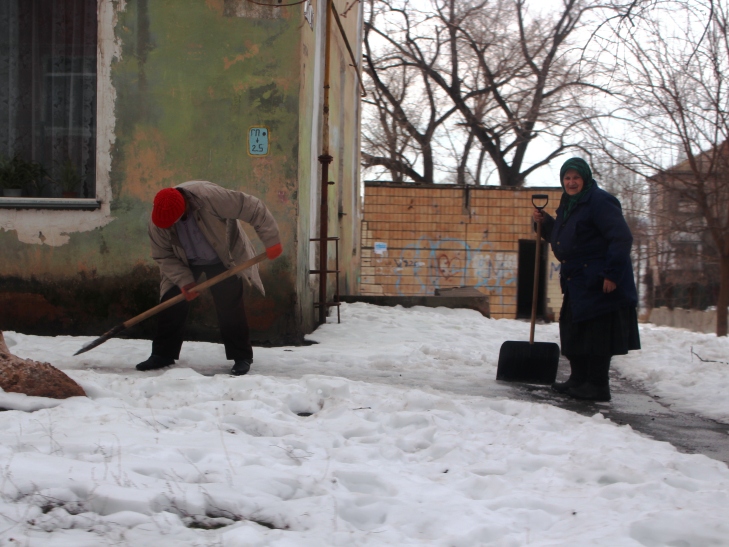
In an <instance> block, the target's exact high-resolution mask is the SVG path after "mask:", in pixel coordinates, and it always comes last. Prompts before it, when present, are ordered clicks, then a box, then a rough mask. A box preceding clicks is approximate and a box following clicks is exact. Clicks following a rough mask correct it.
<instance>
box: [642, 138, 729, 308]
mask: <svg viewBox="0 0 729 547" xmlns="http://www.w3.org/2000/svg"><path fill="white" fill-rule="evenodd" d="M726 150H727V146H726V145H722V147H721V149H720V150H719V151H718V152H717V151H715V150H711V151H709V152H706V153H704V154H702V155H700V156H698V157H697V161H698V163H699V165H700V166H702V165H706V169H708V165H709V163H710V161H711V163H712V164H714V165H715V164H716V157H715V156H713V157H712V159H711V160H710V159H709V156H710V155H711V154H714V153H720V154H724V155H726V152H725V151H726ZM713 169H716V167H712V170H713ZM707 176H708V177H709V181H711V179H712V178H714V177H717V176H722V175H721V174H718V175H707ZM648 185H649V188H650V190H649V191H650V202H649V208H650V213H651V219H652V220H651V227H650V230H651V232H652V233H653V237H652V238H651V248H650V251H649V257H650V259H649V268H648V271H647V273H646V276H645V277H646V279H645V281H646V285H647V287H648V293H649V294H648V295H646V297H647V298H646V299H647V305H648V307H650V308H653V307H661V306H666V307H669V308H674V307H676V308H686V309H706V308H707V307H708V306H712V305H715V304H716V299H717V296H718V292H719V260H718V256H717V253H716V250H715V247H714V245H713V242H712V240H711V234H710V233H709V231H708V228H707V225H706V220H705V218H704V216H703V215H702V214H701V211H700V210H699V205H698V201H697V199H696V197H697V196H696V192H697V186H696V183H695V173H694V172H693V171H692V169H691V168H690V166H689V164H688V160H685V161H682V162H680V163H678V164H677V165H675V166H673V167H670V168H668V169H666V170H664V171H660V172H659V173H657V174H655V175H654V176H652V177H650V178H649V179H648ZM726 207H727V209H728V210H729V204H726Z"/></svg>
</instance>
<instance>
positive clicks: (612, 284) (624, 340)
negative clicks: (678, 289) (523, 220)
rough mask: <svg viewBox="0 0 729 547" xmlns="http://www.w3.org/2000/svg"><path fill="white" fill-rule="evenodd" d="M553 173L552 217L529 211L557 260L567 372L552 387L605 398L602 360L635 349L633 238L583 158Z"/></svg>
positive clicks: (577, 395)
mask: <svg viewBox="0 0 729 547" xmlns="http://www.w3.org/2000/svg"><path fill="white" fill-rule="evenodd" d="M559 177H560V182H561V183H562V188H563V189H564V193H563V194H562V199H561V201H560V204H559V207H558V208H557V212H556V218H553V217H551V216H550V215H548V214H547V213H543V212H540V211H539V210H536V209H535V211H534V214H533V218H534V221H535V222H542V224H543V229H542V236H543V237H544V239H546V240H547V241H549V242H550V243H551V245H552V251H553V252H554V256H555V257H556V258H557V259H558V260H559V261H560V264H561V268H560V285H561V287H562V293H563V295H564V299H563V301H562V310H561V312H560V317H559V335H560V341H561V345H562V354H563V355H564V356H565V357H567V359H569V362H570V366H571V369H572V372H571V374H570V377H569V379H568V380H567V381H566V382H561V383H555V384H552V389H553V390H554V391H557V392H559V393H566V394H567V395H569V396H571V397H574V398H576V399H587V400H591V401H609V400H610V383H609V378H608V373H609V370H610V359H611V358H612V356H613V355H625V354H626V353H628V351H629V350H636V349H640V337H639V333H638V317H637V312H636V305H637V303H638V295H637V291H636V289H635V280H634V278H633V267H632V264H631V261H630V247H631V245H632V243H633V236H632V235H631V233H630V228H628V225H627V223H626V222H625V218H623V213H622V209H621V207H620V202H619V201H618V200H617V198H615V197H614V196H612V195H610V194H608V193H607V192H606V191H604V190H602V189H600V188H599V187H598V185H597V182H596V181H595V180H594V179H593V178H592V171H591V170H590V166H589V165H588V164H587V162H586V161H585V160H583V159H581V158H571V159H569V160H567V161H566V162H565V163H564V165H562V168H561V169H560V172H559Z"/></svg>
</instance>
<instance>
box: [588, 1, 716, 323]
mask: <svg viewBox="0 0 729 547" xmlns="http://www.w3.org/2000/svg"><path fill="white" fill-rule="evenodd" d="M616 21H617V20H616ZM630 23H631V24H621V25H616V26H615V27H613V28H612V31H613V34H612V35H611V36H608V37H607V38H606V42H605V43H606V48H605V51H606V52H610V53H611V54H612V57H613V62H614V63H615V66H616V67H617V68H618V70H616V71H615V73H614V82H613V88H614V89H615V90H616V91H619V92H620V100H621V102H620V104H619V106H618V107H617V109H616V110H615V112H614V113H613V114H614V119H621V120H622V121H624V122H625V124H624V134H621V135H620V136H617V135H616V133H617V132H616V131H615V129H614V124H613V127H607V126H601V127H599V126H597V125H596V126H595V128H596V141H597V142H598V143H599V146H600V148H602V149H603V150H606V151H608V153H609V154H610V151H614V150H618V151H619V154H613V157H612V159H613V160H614V161H616V162H618V163H621V164H622V165H624V166H625V167H627V168H629V169H631V170H633V171H634V172H636V173H640V174H642V175H644V176H645V177H646V178H647V180H648V181H649V182H650V184H652V185H653V187H654V189H655V192H656V194H657V195H659V196H661V199H663V200H669V202H670V203H669V202H665V203H669V205H666V206H664V207H661V208H654V212H655V211H663V212H665V213H667V214H666V216H664V217H663V219H662V220H661V219H657V222H663V224H664V226H665V227H667V228H668V229H669V230H670V231H671V232H672V234H673V240H672V242H673V244H674V245H673V246H674V251H675V248H676V245H677V244H683V245H684V246H687V245H688V244H691V245H693V246H700V245H701V243H705V244H708V246H709V251H710V252H708V253H705V256H708V257H710V256H711V255H712V254H713V256H714V257H715V262H716V265H717V266H718V267H717V269H718V271H719V294H718V298H717V302H716V304H717V322H716V334H717V335H718V336H726V335H727V305H728V304H729V142H727V141H728V139H729V7H728V6H727V1H726V0H668V1H666V2H662V3H660V4H656V5H652V6H651V9H647V10H643V11H641V12H640V13H639V14H634V15H633V16H632V17H631V20H630ZM626 158H629V160H628V159H626ZM671 200H672V201H671ZM673 256H674V259H675V258H676V257H677V256H679V255H677V254H676V253H675V252H674V253H673Z"/></svg>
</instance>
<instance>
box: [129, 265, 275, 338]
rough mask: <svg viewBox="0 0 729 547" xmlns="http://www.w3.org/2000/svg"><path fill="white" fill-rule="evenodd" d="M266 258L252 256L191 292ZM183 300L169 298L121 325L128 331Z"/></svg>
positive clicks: (207, 287)
mask: <svg viewBox="0 0 729 547" xmlns="http://www.w3.org/2000/svg"><path fill="white" fill-rule="evenodd" d="M266 258H267V255H266V253H261V254H259V255H257V256H254V257H253V258H251V259H249V260H246V261H245V262H243V264H239V265H238V266H234V267H233V268H230V269H229V270H226V271H224V272H223V273H221V274H218V275H216V276H215V277H212V278H210V279H208V280H207V281H205V282H204V283H200V284H199V285H195V287H194V289H193V290H194V291H195V292H202V291H204V290H206V289H209V288H210V287H212V286H213V285H216V284H218V283H220V282H221V281H223V280H225V279H228V278H229V277H232V276H234V275H235V274H237V273H238V272H242V271H243V270H247V269H248V268H250V267H251V266H255V265H256V264H258V263H259V262H263V261H264V260H265V259H266ZM184 299H185V295H184V294H178V295H177V296H175V297H173V298H170V299H169V300H165V301H164V302H162V303H161V304H158V305H156V306H155V307H154V308H150V309H148V310H147V311H145V312H144V313H140V314H139V315H137V316H136V317H132V318H131V319H129V320H127V321H124V323H123V325H124V328H125V329H128V328H129V327H131V326H133V325H136V324H137V323H140V322H142V321H144V320H145V319H149V318H150V317H152V316H153V315H156V314H158V313H159V312H161V311H162V310H166V309H167V308H169V307H171V306H174V305H175V304H177V303H179V302H182V301H183V300H184Z"/></svg>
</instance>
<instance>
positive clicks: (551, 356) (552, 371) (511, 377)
mask: <svg viewBox="0 0 729 547" xmlns="http://www.w3.org/2000/svg"><path fill="white" fill-rule="evenodd" d="M558 365H559V345H557V344H554V343H552V342H533V343H530V342H512V341H507V342H504V343H503V344H501V350H500V351H499V365H498V367H497V369H496V379H497V380H502V381H504V382H523V383H525V384H552V383H554V381H555V380H556V379H557V366H558Z"/></svg>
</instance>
